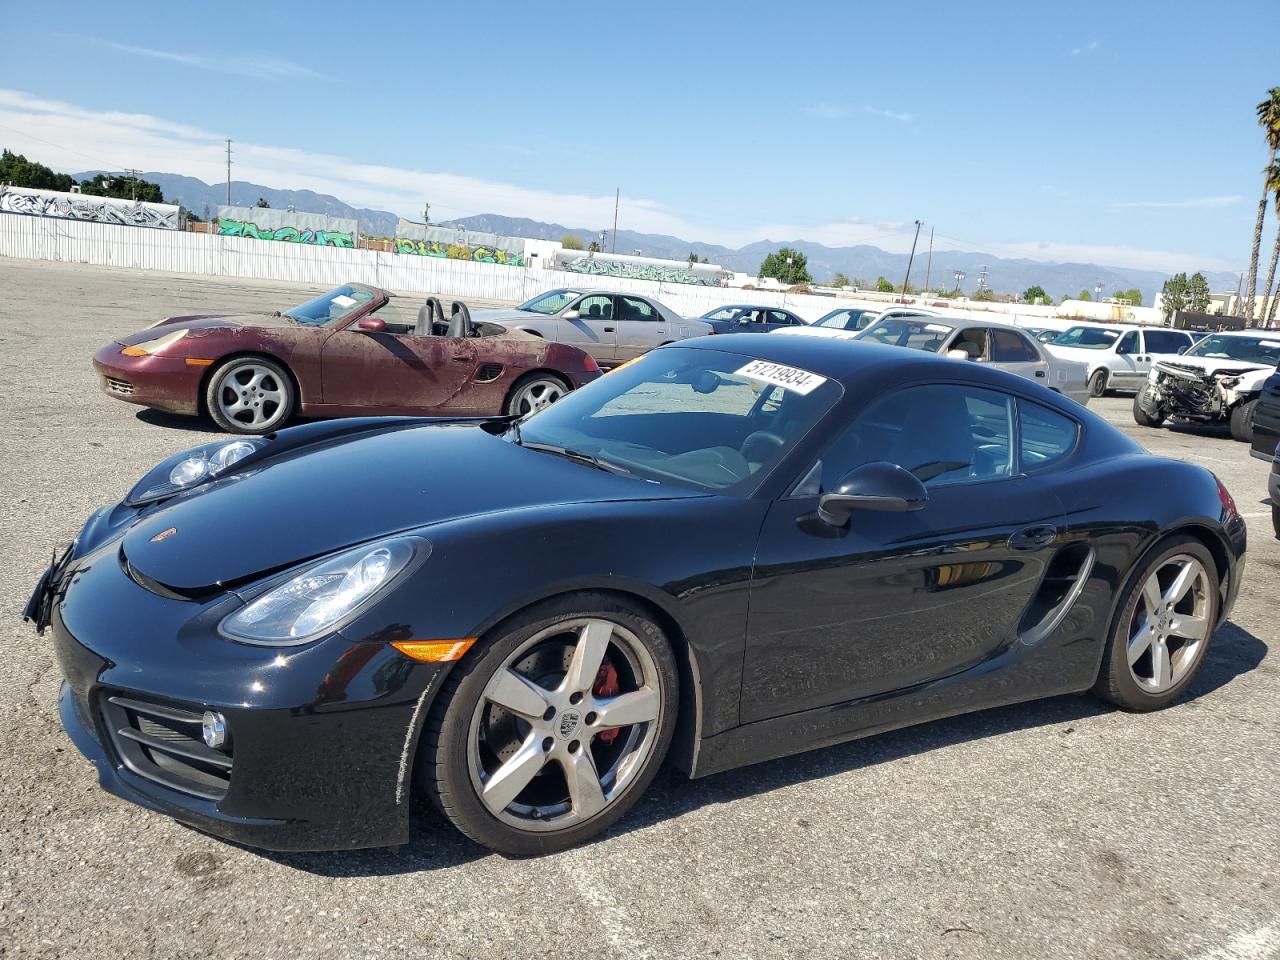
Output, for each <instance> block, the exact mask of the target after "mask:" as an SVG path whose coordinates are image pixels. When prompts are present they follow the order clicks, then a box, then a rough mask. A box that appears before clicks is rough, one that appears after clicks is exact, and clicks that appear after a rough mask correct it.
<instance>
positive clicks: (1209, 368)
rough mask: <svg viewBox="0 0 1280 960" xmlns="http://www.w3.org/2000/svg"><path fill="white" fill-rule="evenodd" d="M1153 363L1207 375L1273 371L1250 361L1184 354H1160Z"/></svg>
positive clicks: (1265, 365) (1262, 364) (1264, 365)
mask: <svg viewBox="0 0 1280 960" xmlns="http://www.w3.org/2000/svg"><path fill="white" fill-rule="evenodd" d="M1151 360H1152V363H1170V364H1173V365H1175V366H1177V367H1181V368H1183V369H1187V368H1190V369H1193V370H1197V371H1202V372H1204V373H1206V374H1211V373H1248V372H1249V371H1251V370H1268V371H1269V370H1271V369H1272V368H1271V367H1270V366H1268V365H1267V364H1264V363H1252V362H1250V361H1248V360H1226V359H1223V358H1220V357H1188V356H1187V355H1186V354H1184V353H1158V354H1154V355H1152V357H1151Z"/></svg>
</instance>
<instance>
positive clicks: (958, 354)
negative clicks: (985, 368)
mask: <svg viewBox="0 0 1280 960" xmlns="http://www.w3.org/2000/svg"><path fill="white" fill-rule="evenodd" d="M947 356H948V357H950V358H951V359H952V360H968V359H969V351H968V350H948V351H947Z"/></svg>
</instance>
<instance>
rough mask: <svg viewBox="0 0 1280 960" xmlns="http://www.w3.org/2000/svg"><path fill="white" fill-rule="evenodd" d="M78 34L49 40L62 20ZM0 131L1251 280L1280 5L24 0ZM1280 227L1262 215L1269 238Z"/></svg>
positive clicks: (567, 205)
mask: <svg viewBox="0 0 1280 960" xmlns="http://www.w3.org/2000/svg"><path fill="white" fill-rule="evenodd" d="M55 19H56V21H57V26H56V27H53V26H51V21H52V20H55ZM5 34H6V39H5V43H4V51H5V52H4V57H3V60H2V62H0V144H3V145H6V146H9V147H11V148H14V149H20V150H21V151H23V152H25V153H27V154H28V155H29V156H32V157H35V158H40V159H43V160H45V161H46V162H49V163H51V164H53V165H55V166H57V167H59V168H61V169H68V170H79V169H85V168H95V167H126V166H130V167H139V168H142V169H159V170H165V171H168V172H175V173H185V174H189V175H192V176H197V177H200V178H201V179H204V180H206V181H214V180H219V179H221V178H222V177H223V176H224V168H223V165H222V162H223V161H222V153H221V148H222V143H221V138H224V137H232V138H233V139H234V140H235V149H236V159H237V165H236V167H235V168H234V169H233V175H234V176H235V177H236V179H247V180H256V181H258V182H263V183H267V184H269V185H271V186H275V187H307V188H310V189H316V190H321V191H323V192H329V193H333V194H335V195H337V196H339V197H341V198H342V199H344V200H346V201H348V202H351V203H356V204H359V205H368V206H377V207H382V208H386V209H391V210H394V211H396V212H399V213H402V214H406V215H415V214H417V213H418V212H420V210H421V201H422V200H423V199H429V200H430V201H431V203H432V218H433V219H437V218H439V219H445V218H448V217H454V216H462V215H466V214H472V213H482V212H495V213H505V214H510V215H518V216H530V217H535V218H537V219H543V220H554V221H558V222H561V223H565V224H568V225H570V226H582V227H590V228H599V227H602V226H606V225H607V224H608V223H609V222H610V220H611V218H612V206H613V191H614V188H615V187H621V189H622V194H623V204H622V216H621V220H620V226H623V227H627V228H632V229H638V230H646V231H651V232H662V233H674V234H677V235H680V236H683V237H685V238H687V239H698V240H707V241H713V242H722V243H726V244H729V245H734V246H736V245H739V244H742V243H746V242H749V241H751V240H758V239H766V238H767V239H772V240H785V239H795V238H804V239H810V240H816V241H820V242H827V243H831V244H843V243H855V242H867V243H872V244H875V245H877V246H881V247H884V248H885V249H890V250H903V249H905V248H906V247H907V246H909V245H910V241H911V231H912V228H911V222H912V221H913V220H915V219H916V218H919V219H922V220H924V221H925V223H926V229H927V228H928V225H932V226H934V227H935V228H936V231H937V234H938V238H939V239H938V241H937V244H938V246H939V247H940V248H946V247H951V248H959V249H970V250H982V251H986V252H991V253H995V254H998V255H1002V256H1027V257H1030V258H1032V259H1042V260H1093V261H1096V262H1100V263H1105V264H1109V265H1119V266H1133V267H1148V268H1153V269H1165V270H1178V269H1196V268H1202V267H1203V268H1208V269H1228V270H1229V269H1240V268H1243V266H1244V265H1245V263H1246V258H1247V256H1248V246H1249V242H1250V239H1251V230H1252V223H1253V216H1254V210H1255V204H1256V202H1257V196H1258V191H1259V190H1260V188H1261V180H1260V170H1261V168H1262V166H1263V165H1264V163H1265V162H1266V153H1265V149H1264V147H1263V144H1262V139H1261V131H1260V130H1259V129H1258V127H1257V126H1256V124H1255V121H1254V116H1253V108H1254V104H1256V103H1257V101H1258V100H1260V99H1261V98H1262V96H1263V94H1264V93H1265V91H1266V90H1267V88H1268V87H1270V86H1276V85H1280V68H1277V67H1276V63H1277V60H1276V57H1275V53H1274V51H1275V41H1274V38H1275V37H1276V36H1277V34H1280V3H1276V2H1275V0H1267V2H1263V0H1258V2H1238V3H1235V2H1222V3H1218V4H1215V5H1213V6H1212V7H1209V8H1206V7H1205V6H1204V5H1203V4H1196V3H1181V2H1165V3H1116V2H1111V3H1091V2H1085V3H1077V4H1075V5H1073V6H1070V7H1067V6H1063V5H1059V4H1053V5H1050V4H1039V3H1026V2H1025V0H1024V2H1019V3H988V4H981V3H979V4H955V3H917V4H913V5H910V6H906V5H903V4H898V3H879V4H870V3H857V4H855V3H831V4H803V3H794V4H779V3H776V2H774V3H768V4H755V3H733V4H727V3H726V4H717V3H687V2H686V3H680V4H674V3H673V4H666V3H659V2H651V3H646V4H643V5H639V4H626V5H624V4H612V3H601V2H599V0H596V2H594V3H578V2H575V0H561V2H558V3H554V4H549V5H548V4H505V3H494V4H490V5H488V7H487V8H486V7H484V6H482V5H479V4H436V3H432V4H422V3H400V2H390V0H383V2H380V3H366V4H360V5H350V4H346V5H341V6H339V5H336V4H325V3H312V4H309V5H305V6H304V5H302V4H266V3H261V2H259V3H255V4H242V3H237V2H224V3H219V4H218V5H216V6H206V5H201V4H172V3H169V4H154V5H148V4H134V5H131V8H130V13H129V15H128V16H116V15H111V16H106V15H104V14H103V8H102V7H101V5H100V4H96V3H95V4H89V3H77V2H68V3H61V4H59V5H58V14H57V16H56V18H51V17H50V16H49V15H48V10H47V9H45V8H41V7H38V6H32V5H30V4H27V5H19V6H17V7H14V8H12V9H9V10H7V11H6V13H5ZM1270 231H1271V228H1270V227H1269V228H1268V243H1269V240H1270Z"/></svg>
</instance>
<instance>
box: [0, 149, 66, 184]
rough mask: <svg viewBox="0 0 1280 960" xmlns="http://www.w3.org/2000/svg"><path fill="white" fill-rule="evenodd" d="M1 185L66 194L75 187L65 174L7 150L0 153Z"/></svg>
mask: <svg viewBox="0 0 1280 960" xmlns="http://www.w3.org/2000/svg"><path fill="white" fill-rule="evenodd" d="M0 183H10V184H13V186H15V187H27V188H29V189H31V190H61V191H62V192H63V193H66V192H67V191H69V190H70V189H71V188H72V186H74V184H75V181H74V180H72V179H71V178H70V177H69V176H67V175H66V174H65V173H54V172H53V171H52V170H50V169H49V168H48V167H46V166H45V165H44V164H43V163H35V162H34V161H31V160H28V159H27V158H26V157H24V156H23V155H22V154H20V153H10V152H9V151H8V150H5V151H4V152H3V153H0Z"/></svg>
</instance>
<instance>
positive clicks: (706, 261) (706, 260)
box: [702, 257, 711, 263]
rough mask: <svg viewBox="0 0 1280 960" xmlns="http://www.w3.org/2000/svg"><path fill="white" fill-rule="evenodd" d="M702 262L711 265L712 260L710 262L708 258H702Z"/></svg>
mask: <svg viewBox="0 0 1280 960" xmlns="http://www.w3.org/2000/svg"><path fill="white" fill-rule="evenodd" d="M702 262H703V263H710V262H711V261H710V260H708V259H707V258H706V257H703V258H702Z"/></svg>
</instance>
